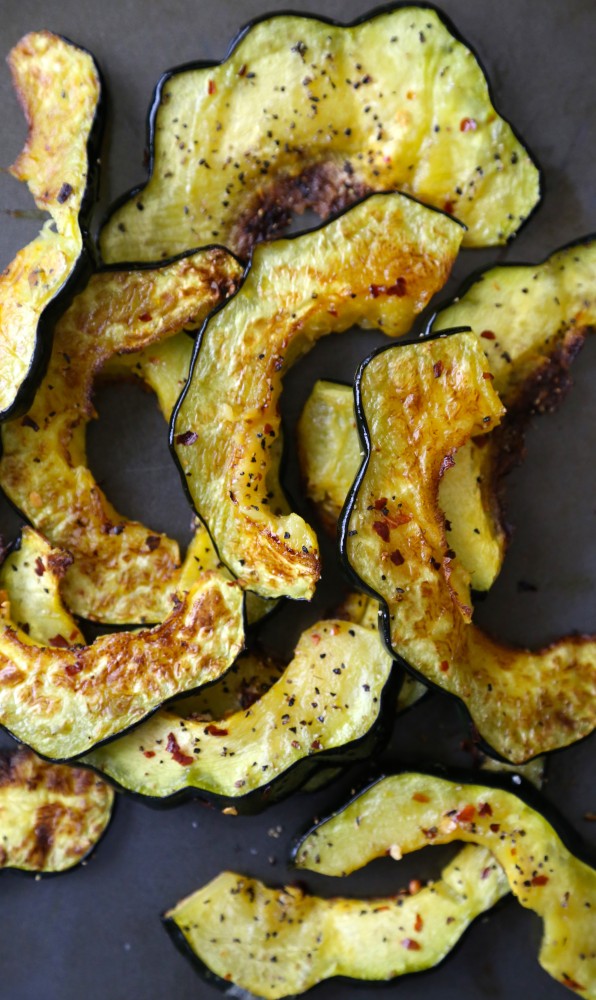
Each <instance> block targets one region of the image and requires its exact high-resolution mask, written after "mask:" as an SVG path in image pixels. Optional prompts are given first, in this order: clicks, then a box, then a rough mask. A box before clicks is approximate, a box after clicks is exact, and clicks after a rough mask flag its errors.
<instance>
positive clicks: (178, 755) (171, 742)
mask: <svg viewBox="0 0 596 1000" xmlns="http://www.w3.org/2000/svg"><path fill="white" fill-rule="evenodd" d="M166 750H167V752H168V753H171V755H172V757H173V759H174V760H175V761H176V763H177V764H181V765H182V767H188V766H189V765H190V764H192V763H193V761H194V757H190V756H189V755H188V754H187V753H183V751H182V750H181V749H180V744H179V743H178V740H177V739H176V737H175V736H174V734H173V733H168V742H167V743H166Z"/></svg>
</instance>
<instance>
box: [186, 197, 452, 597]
mask: <svg viewBox="0 0 596 1000" xmlns="http://www.w3.org/2000/svg"><path fill="white" fill-rule="evenodd" d="M461 235H462V229H461V227H460V226H459V225H458V224H457V223H455V222H454V221H453V220H452V219H450V218H449V217H448V216H446V215H443V214H442V213H438V212H434V211H432V210H431V209H428V208H424V207H423V206H422V205H419V204H418V203H417V202H414V201H412V200H411V199H410V198H406V197H405V196H404V195H400V194H381V195H373V196H371V197H369V198H366V199H365V200H364V201H362V202H361V203H360V204H359V205H356V206H355V207H354V208H352V209H350V210H349V211H348V212H346V213H345V214H344V215H342V216H339V217H338V218H337V219H335V220H334V221H333V222H331V223H329V224H327V225H326V226H323V227H321V228H319V229H316V230H313V231H312V232H310V233H305V234H302V235H299V236H297V237H294V238H291V239H286V240H279V241H277V242H275V243H271V244H268V245H259V246H257V247H256V248H255V252H254V254H253V258H252V263H251V266H250V268H249V269H248V270H247V273H246V277H245V280H244V283H243V284H242V285H241V287H240V289H239V291H238V292H237V293H236V295H234V296H233V297H232V298H231V299H229V301H228V302H227V303H226V305H225V308H222V309H220V310H219V311H217V312H216V313H215V314H214V315H213V316H212V317H211V319H210V320H208V322H207V323H206V324H205V327H204V329H203V332H202V335H201V338H200V347H198V349H197V351H196V353H195V356H194V360H193V367H192V371H191V376H190V378H189V381H188V383H187V386H186V389H185V391H184V393H183V395H182V397H181V399H180V402H179V404H178V406H177V408H176V410H175V412H174V417H173V419H172V433H171V440H172V444H173V446H174V449H175V453H176V456H177V459H178V462H179V465H180V470H181V474H182V479H183V482H184V483H185V485H186V486H187V488H188V490H189V491H190V494H191V496H192V499H193V501H194V503H195V505H196V507H197V510H198V513H199V516H200V517H201V518H203V520H204V521H205V523H206V524H207V527H208V528H209V532H210V534H211V536H212V537H213V540H214V541H215V544H216V546H217V549H218V552H219V554H220V556H221V558H222V560H223V561H224V562H225V563H226V565H228V566H229V567H230V569H231V571H232V572H233V573H234V575H235V576H237V577H238V578H240V579H242V580H243V581H244V582H245V584H246V585H247V586H248V588H249V589H250V590H254V591H256V592H257V593H259V594H260V595H261V596H263V597H281V596H288V597H294V598H309V597H311V596H312V593H313V590H314V586H315V583H316V581H317V579H318V575H319V554H318V546H317V540H316V536H315V534H314V532H313V531H312V529H311V528H310V527H309V526H308V525H307V524H305V522H304V521H303V520H302V518H300V517H298V515H297V514H294V513H290V511H289V510H288V505H287V502H286V501H285V498H284V497H283V495H282V493H281V488H280V486H279V480H278V466H279V458H280V451H281V443H280V437H279V433H280V415H279V405H278V404H279V398H280V395H281V383H282V377H283V375H284V374H285V372H287V370H288V369H289V367H290V366H291V365H292V364H293V363H294V361H295V360H296V359H297V358H298V357H299V356H300V355H301V354H303V353H305V352H306V351H307V350H309V348H310V347H312V345H313V344H314V343H315V342H316V341H317V340H318V339H319V338H320V337H322V336H324V335H325V334H327V333H332V332H341V331H343V330H345V329H347V328H348V327H350V326H352V325H353V324H355V323H360V325H362V326H366V327H377V328H379V329H382V330H383V331H384V332H385V333H387V334H390V335H392V336H399V335H400V334H403V333H405V332H406V331H407V330H408V329H409V327H410V324H411V322H412V319H413V317H414V316H415V315H416V313H417V312H418V311H420V310H421V309H422V308H423V306H424V305H425V304H426V303H427V302H428V300H429V299H430V298H431V296H432V295H433V293H434V292H435V291H436V289H437V288H439V287H440V286H441V285H442V284H443V283H444V281H445V280H446V278H447V275H448V274H449V271H450V269H451V265H452V263H453V260H454V258H455V255H456V253H457V249H458V247H459V244H460V241H461Z"/></svg>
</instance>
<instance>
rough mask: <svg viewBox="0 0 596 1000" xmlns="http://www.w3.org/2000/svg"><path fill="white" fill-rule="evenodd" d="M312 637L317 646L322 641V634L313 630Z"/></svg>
mask: <svg viewBox="0 0 596 1000" xmlns="http://www.w3.org/2000/svg"><path fill="white" fill-rule="evenodd" d="M310 638H311V642H313V643H314V645H315V646H318V645H319V643H320V641H321V636H320V635H319V633H318V632H313V634H312V635H311V637H310Z"/></svg>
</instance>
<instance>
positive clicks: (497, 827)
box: [490, 823, 501, 833]
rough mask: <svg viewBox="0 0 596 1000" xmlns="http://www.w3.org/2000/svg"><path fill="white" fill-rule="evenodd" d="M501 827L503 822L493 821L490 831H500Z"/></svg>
mask: <svg viewBox="0 0 596 1000" xmlns="http://www.w3.org/2000/svg"><path fill="white" fill-rule="evenodd" d="M500 829H501V824H500V823H491V825H490V831H491V833H498V832H499V830H500Z"/></svg>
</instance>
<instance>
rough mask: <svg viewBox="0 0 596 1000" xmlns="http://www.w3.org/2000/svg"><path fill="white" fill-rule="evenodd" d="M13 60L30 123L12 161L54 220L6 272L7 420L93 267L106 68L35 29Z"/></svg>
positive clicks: (0, 414)
mask: <svg viewBox="0 0 596 1000" xmlns="http://www.w3.org/2000/svg"><path fill="white" fill-rule="evenodd" d="M8 62H9V66H10V70H11V73H12V77H13V82H14V86H15V89H16V91H17V95H18V97H19V100H20V102H21V104H22V106H23V110H24V112H25V115H26V117H27V122H28V125H29V135H28V138H27V142H26V144H25V147H24V149H23V151H22V152H21V154H20V155H19V157H18V158H17V160H16V161H15V163H14V164H13V165H12V167H11V168H10V170H11V173H12V174H13V176H14V177H16V178H17V179H18V180H20V181H24V182H26V183H27V185H28V187H29V190H30V191H31V193H32V195H33V197H34V198H35V204H36V205H37V207H38V208H39V209H42V210H44V211H47V212H49V213H50V216H51V219H50V220H48V222H46V223H45V225H44V226H43V228H42V230H41V232H40V234H39V236H37V237H36V239H34V240H33V242H31V243H29V245H28V246H26V247H24V249H22V250H20V251H19V253H18V254H17V255H16V257H15V258H14V260H13V261H12V263H11V264H9V266H8V267H7V269H6V270H5V271H4V272H3V273H2V274H1V275H0V419H6V418H7V417H9V416H12V415H13V414H14V413H15V412H17V411H22V410H23V409H24V408H25V407H26V406H27V404H28V402H29V401H30V399H31V397H32V394H33V391H34V388H35V384H36V383H37V381H38V380H39V378H40V376H41V372H42V369H43V366H44V364H45V363H46V361H47V356H48V353H49V349H50V344H51V335H52V325H53V323H54V321H55V319H56V317H57V316H58V315H59V313H60V312H61V311H62V309H63V308H64V307H65V306H66V303H67V299H66V295H67V294H68V293H70V294H72V291H73V285H74V283H78V282H79V281H80V280H81V278H82V274H83V272H86V271H87V269H88V267H89V261H88V251H87V247H86V243H87V239H88V237H87V231H86V226H87V222H88V217H89V214H90V210H91V207H92V192H93V183H92V173H93V170H94V168H95V165H96V160H97V153H98V146H99V138H100V131H101V113H100V104H101V81H100V76H99V70H98V68H97V66H96V64H95V62H94V60H93V57H92V56H91V55H90V54H89V53H88V52H86V51H85V50H84V49H80V48H78V47H77V46H76V45H73V44H72V43H71V42H67V41H66V40H65V39H64V38H61V37H60V36H59V35H54V34H52V33H51V32H49V31H37V32H31V33H30V34H28V35H25V37H24V38H22V39H21V41H20V42H19V43H18V44H17V45H16V46H15V47H14V48H13V49H12V51H11V52H10V55H9V57H8Z"/></svg>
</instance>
